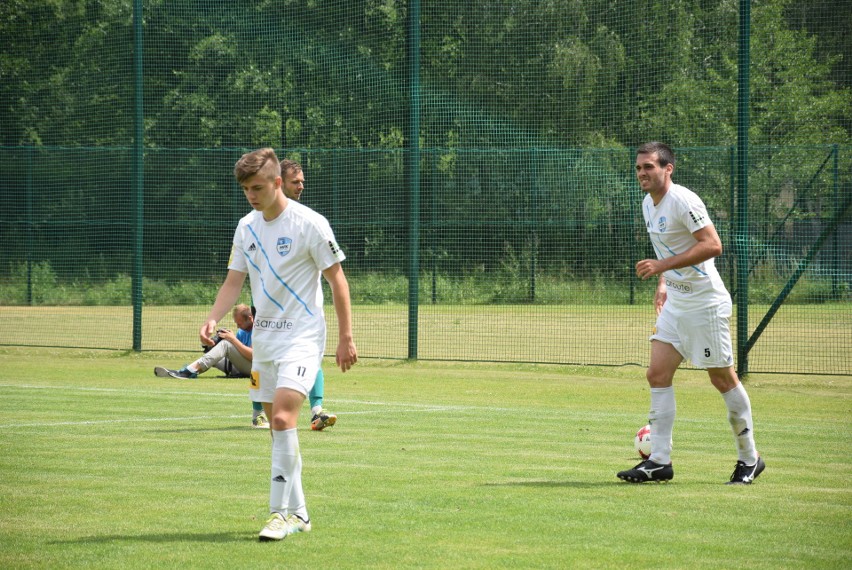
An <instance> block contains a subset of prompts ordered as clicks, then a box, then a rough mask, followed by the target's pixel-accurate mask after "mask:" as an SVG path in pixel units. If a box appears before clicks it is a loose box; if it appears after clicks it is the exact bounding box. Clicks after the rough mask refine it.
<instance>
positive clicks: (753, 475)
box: [725, 456, 766, 485]
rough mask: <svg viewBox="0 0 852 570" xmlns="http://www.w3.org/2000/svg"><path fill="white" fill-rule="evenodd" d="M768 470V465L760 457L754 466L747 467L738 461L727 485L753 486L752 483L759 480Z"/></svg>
mask: <svg viewBox="0 0 852 570" xmlns="http://www.w3.org/2000/svg"><path fill="white" fill-rule="evenodd" d="M764 469H766V463H764V462H763V459H762V458H761V457H760V456H758V458H757V462H756V463H755V464H754V465H746V464H745V463H744V462H742V461H737V466H736V467H734V472H733V474H731V480H730V481H728V482H727V483H725V484H726V485H751V483H752V481H754V480H755V479H757V476H758V475H760V474H761V473H763V470H764Z"/></svg>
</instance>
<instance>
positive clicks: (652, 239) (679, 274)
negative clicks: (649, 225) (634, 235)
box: [651, 235, 683, 277]
mask: <svg viewBox="0 0 852 570" xmlns="http://www.w3.org/2000/svg"><path fill="white" fill-rule="evenodd" d="M656 240H657V241H658V242H660V245H661V246H663V247H664V248H666V249H667V250H668V251H669V253H671V254H672V255H674V254H675V252H673V251H672V250H671V249H670V248H669V246H667V245H666V244H664V243H663V240H661V239H660V238H656ZM651 245H652V246H654V251H656V252H657V257H659V258H660V259H665V258H666V256H665V255H664V254H663V252H661V251H660V250H659V248H658V247H657V244H656V243H654V236H653V235H651ZM671 271H674V272H675V273H677V274H678V276H679V277H683V273H681V272H680V271H678V270H677V269H672V270H671Z"/></svg>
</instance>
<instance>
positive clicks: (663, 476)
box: [618, 459, 674, 483]
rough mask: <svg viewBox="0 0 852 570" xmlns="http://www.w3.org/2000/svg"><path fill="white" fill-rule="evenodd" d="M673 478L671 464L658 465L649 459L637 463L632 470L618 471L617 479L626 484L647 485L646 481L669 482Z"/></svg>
mask: <svg viewBox="0 0 852 570" xmlns="http://www.w3.org/2000/svg"><path fill="white" fill-rule="evenodd" d="M672 477H674V469H672V466H671V463H670V464H668V465H660V464H659V463H654V462H653V461H651V460H650V459H646V460H645V461H643V462H641V463H639V464H637V465H636V467H634V468H633V469H628V470H627V471H619V472H618V478H619V479H621V480H622V481H627V482H628V483H647V482H648V481H671V480H672Z"/></svg>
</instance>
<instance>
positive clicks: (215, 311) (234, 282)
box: [198, 269, 246, 346]
mask: <svg viewBox="0 0 852 570" xmlns="http://www.w3.org/2000/svg"><path fill="white" fill-rule="evenodd" d="M245 280H246V274H245V273H242V272H240V271H234V270H233V269H229V270H228V275H226V276H225V281H224V282H223V283H222V286H221V287H219V292H218V293H217V294H216V300H215V301H214V302H213V307H212V308H211V309H210V312H209V313H208V314H207V319H206V320H205V321H204V324H203V325H201V329H200V330H199V331H198V337H199V338H200V339H201V342H202V343H203V344H206V345H208V346H210V345H212V344H213V340H212V339H211V337H212V336H213V333H215V332H216V324H217V323H218V322H219V321H220V320H221V319H222V317H224V316H225V314H226V313H227V312H228V311H229V310H231V307H233V306H234V304H236V302H237V301H238V300H239V298H240V293H241V292H242V290H243V283H244V282H245Z"/></svg>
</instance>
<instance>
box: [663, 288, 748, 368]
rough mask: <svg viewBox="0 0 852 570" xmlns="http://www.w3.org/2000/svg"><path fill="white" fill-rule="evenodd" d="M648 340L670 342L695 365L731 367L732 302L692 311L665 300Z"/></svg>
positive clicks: (732, 357) (702, 366)
mask: <svg viewBox="0 0 852 570" xmlns="http://www.w3.org/2000/svg"><path fill="white" fill-rule="evenodd" d="M649 340H659V341H661V342H665V343H668V344H670V345H672V346H673V347H674V348H675V350H677V351H678V352H679V353H680V354H681V356H683V357H684V358H685V359H687V360H689V361H690V362H692V364H693V366H696V367H697V368H705V369H706V368H727V367H729V366H733V365H734V352H733V349H732V348H731V303H719V304H717V305H710V306H708V307H701V308H699V309H693V310H691V311H679V310H677V309H673V308H672V307H671V304H670V303H665V304H664V305H663V310H662V312H661V313H660V316H659V317H657V324H656V327H655V330H654V334H652V335H651V337H650V339H649Z"/></svg>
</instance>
